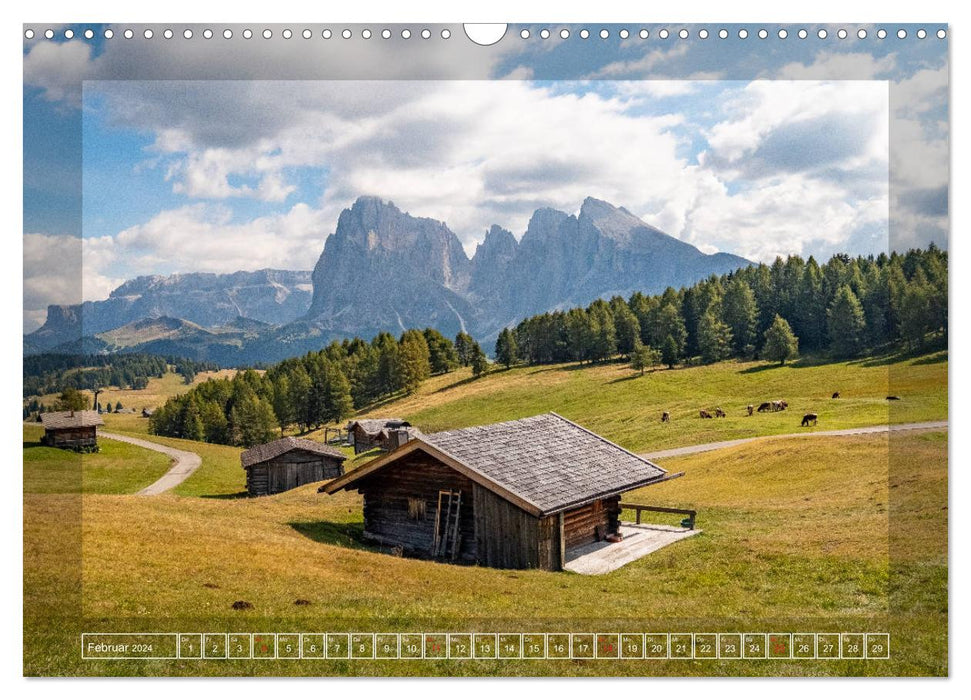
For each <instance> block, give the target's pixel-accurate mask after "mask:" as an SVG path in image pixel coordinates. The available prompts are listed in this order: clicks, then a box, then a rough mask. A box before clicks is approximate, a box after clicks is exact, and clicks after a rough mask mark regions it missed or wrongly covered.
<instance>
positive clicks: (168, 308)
mask: <svg viewBox="0 0 971 700" xmlns="http://www.w3.org/2000/svg"><path fill="white" fill-rule="evenodd" d="M749 264H750V263H749V261H747V260H745V259H744V258H740V257H738V256H735V255H728V254H725V253H717V254H715V255H706V254H705V253H702V252H701V251H700V250H698V249H697V248H695V247H694V246H692V245H689V244H687V243H684V242H683V241H679V240H678V239H676V238H673V237H671V236H668V235H667V234H665V233H663V232H662V231H659V230H658V229H656V228H654V227H652V226H650V225H648V224H646V223H644V222H643V221H642V220H640V219H639V218H637V217H636V216H634V215H633V214H631V213H630V212H629V211H627V210H626V209H623V208H621V207H615V206H613V205H611V204H608V203H607V202H603V201H600V200H597V199H592V198H588V199H587V200H585V201H584V202H583V206H582V207H581V208H580V212H579V214H578V215H572V214H567V213H565V212H562V211H557V210H556V209H548V208H547V209H538V210H537V211H536V212H535V213H534V214H533V216H532V218H531V219H530V221H529V225H528V226H527V228H526V232H525V233H524V234H523V236H522V238H521V239H520V240H519V241H517V240H516V238H515V236H513V234H512V233H511V232H509V231H507V230H505V229H503V228H501V227H499V226H493V227H492V228H491V229H489V231H488V233H487V234H486V237H485V239H484V240H483V241H482V243H480V244H479V246H478V248H477V249H476V252H475V255H474V256H473V257H472V259H471V260H470V259H469V258H468V256H466V254H465V251H464V250H463V248H462V244H461V242H460V241H459V239H458V237H457V236H456V235H455V234H454V233H452V231H450V230H449V228H448V227H447V226H446V225H445V224H444V223H442V222H440V221H435V220H434V219H428V218H421V217H414V216H411V215H410V214H408V213H405V212H402V211H401V210H400V209H398V208H397V207H396V206H395V205H394V204H392V203H391V202H383V201H382V200H380V199H378V198H375V197H361V198H359V199H358V200H357V201H356V202H355V203H354V204H353V206H351V208H350V209H345V210H344V211H343V212H342V213H341V215H340V217H339V219H338V222H337V228H336V229H335V231H334V234H333V235H331V236H329V237H328V238H327V240H326V242H325V244H324V250H323V253H322V254H321V256H320V259H319V260H318V261H317V265H316V266H315V268H314V270H313V273H312V275H311V273H307V272H285V271H280V270H260V271H258V272H237V273H233V274H231V275H211V274H199V273H193V274H185V275H173V276H170V277H139V278H137V279H134V280H132V281H130V282H126V283H125V284H123V285H121V286H120V287H118V288H117V289H116V290H115V291H113V292H112V293H111V295H110V296H109V298H108V299H107V300H105V301H98V302H85V303H84V304H82V305H80V306H52V307H50V309H49V310H48V318H47V322H46V323H45V324H44V326H43V327H42V328H40V329H39V330H37V331H35V332H34V333H31V334H29V335H28V336H25V337H24V348H25V352H38V351H43V350H46V349H51V348H54V347H57V346H61V347H65V344H66V343H67V344H70V343H74V344H76V343H77V341H78V339H79V338H80V337H81V335H82V331H83V336H84V337H85V339H86V341H88V342H89V345H91V344H94V345H97V347H98V348H100V349H101V350H103V351H112V350H113V349H117V348H122V347H123V348H126V349H128V350H129V351H130V350H132V349H140V350H142V351H148V350H147V348H152V351H160V350H159V349H160V348H165V349H166V351H167V352H171V353H173V354H183V355H185V356H188V357H197V358H206V359H213V360H215V361H217V362H221V363H223V364H233V363H240V364H245V363H253V362H273V361H276V360H279V359H283V358H285V357H292V356H294V355H298V354H301V353H304V352H306V351H307V350H311V349H319V348H320V347H323V346H324V345H326V344H327V342H329V341H330V340H332V339H334V338H345V337H349V336H354V335H357V336H360V337H364V338H370V337H372V336H373V335H375V334H377V333H378V332H381V331H390V332H392V333H399V332H400V331H402V330H404V329H406V328H425V327H427V326H431V327H434V328H437V329H438V330H440V331H441V332H442V333H445V334H446V335H449V336H454V335H455V334H456V333H458V332H459V331H461V330H464V331H467V332H469V333H471V334H472V335H473V336H475V337H477V338H479V339H480V340H481V341H483V342H484V343H485V346H484V347H490V343H491V341H492V340H493V339H494V338H495V336H496V335H497V334H498V333H499V331H500V330H501V329H502V328H504V327H507V326H509V325H512V324H515V323H517V322H518V321H520V320H521V319H523V318H524V317H527V316H530V315H533V314H538V313H543V312H545V311H550V310H553V309H563V308H569V307H571V306H585V305H587V304H589V303H590V302H591V301H593V300H594V299H597V298H600V297H610V296H613V295H615V294H619V295H622V296H624V297H628V296H629V295H630V294H632V293H633V292H635V291H641V292H645V293H649V294H650V293H660V292H662V291H664V289H665V288H666V287H668V286H672V287H675V288H677V287H680V286H683V285H689V284H692V283H694V282H696V281H698V280H699V279H702V278H704V277H707V276H709V275H712V274H722V273H725V272H729V271H731V270H735V269H738V268H740V267H745V266H747V265H749ZM311 283H312V287H311ZM311 293H312V298H311ZM145 319H154V320H155V322H153V323H149V324H139V323H138V322H139V321H143V320H145ZM160 319H165V322H164V323H162V321H161V320H160ZM132 324H134V325H132ZM264 324H270V325H264ZM122 327H124V328H122ZM115 329H119V332H112V331H114V330H115Z"/></svg>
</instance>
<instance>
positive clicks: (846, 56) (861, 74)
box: [763, 51, 897, 80]
mask: <svg viewBox="0 0 971 700" xmlns="http://www.w3.org/2000/svg"><path fill="white" fill-rule="evenodd" d="M896 66H897V57H896V56H895V55H894V54H892V53H891V54H887V55H886V56H881V57H879V58H878V57H876V56H874V55H873V54H869V53H860V52H852V51H848V52H843V51H820V52H819V53H817V54H816V56H815V57H814V58H813V62H812V63H799V62H798V61H795V62H792V63H787V64H785V65H783V66H782V67H780V68H771V69H769V70H767V71H765V73H764V74H763V77H766V78H774V79H778V80H846V79H852V80H875V79H878V78H886V77H887V76H888V75H889V74H890V73H891V72H892V71H893V70H894V69H895V68H896Z"/></svg>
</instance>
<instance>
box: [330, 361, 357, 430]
mask: <svg viewBox="0 0 971 700" xmlns="http://www.w3.org/2000/svg"><path fill="white" fill-rule="evenodd" d="M326 373H327V415H326V418H327V420H328V421H329V422H332V423H340V422H341V421H343V420H344V419H345V418H347V417H348V416H350V415H351V413H353V412H354V400H353V399H352V398H351V383H350V382H349V381H347V377H345V376H344V373H343V372H342V371H341V368H340V365H338V364H337V363H336V362H330V363H328V366H327V369H326Z"/></svg>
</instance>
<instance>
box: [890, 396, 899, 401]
mask: <svg viewBox="0 0 971 700" xmlns="http://www.w3.org/2000/svg"><path fill="white" fill-rule="evenodd" d="M887 401H900V397H899V396H888V397H887Z"/></svg>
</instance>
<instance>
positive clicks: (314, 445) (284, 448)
mask: <svg viewBox="0 0 971 700" xmlns="http://www.w3.org/2000/svg"><path fill="white" fill-rule="evenodd" d="M291 450H305V451H306V452H314V453H316V454H319V455H324V456H326V457H333V458H334V459H339V460H345V459H347V456H346V455H345V454H344V453H343V452H341V451H340V450H338V449H336V448H334V447H331V446H330V445H325V444H323V443H322V442H314V441H313V440H304V439H303V438H295V437H285V438H280V439H279V440H274V441H273V442H267V443H265V444H263V445H257V446H256V447H251V448H249V449H248V450H246V451H245V452H243V453H242V454H241V455H240V456H239V459H240V461H241V462H242V463H243V468H244V469H246V468H248V467H252V466H253V465H254V464H259V463H260V462H265V461H267V460H268V459H273V458H274V457H279V456H280V455H282V454H286V453H287V452H290V451H291Z"/></svg>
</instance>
